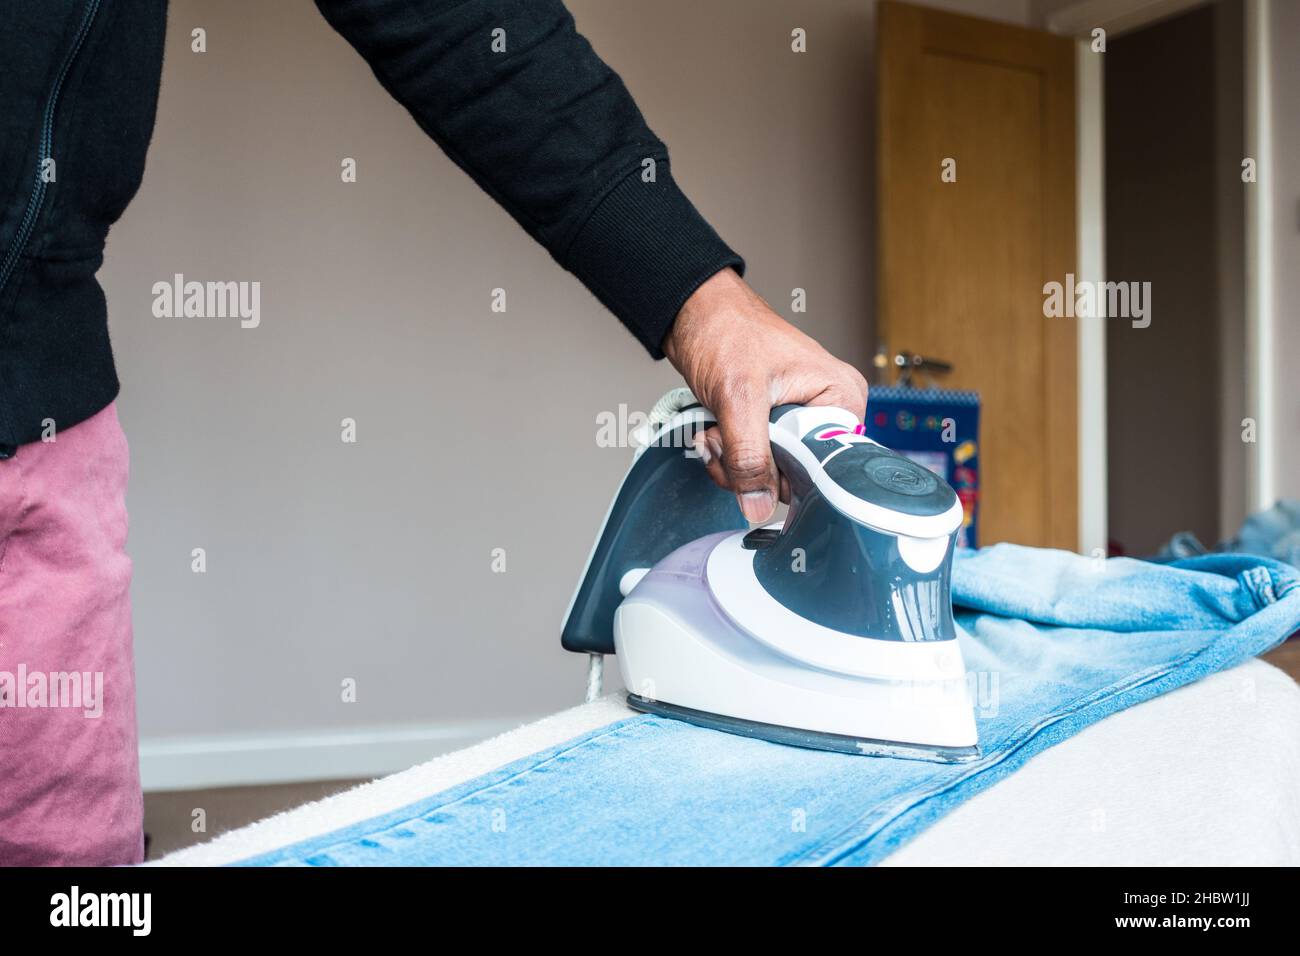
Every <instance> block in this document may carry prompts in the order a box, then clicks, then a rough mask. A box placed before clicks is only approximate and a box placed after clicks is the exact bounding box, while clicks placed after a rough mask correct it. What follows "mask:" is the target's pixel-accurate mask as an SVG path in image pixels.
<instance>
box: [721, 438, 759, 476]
mask: <svg viewBox="0 0 1300 956" xmlns="http://www.w3.org/2000/svg"><path fill="white" fill-rule="evenodd" d="M767 461H768V459H767V452H766V451H762V450H760V449H758V448H755V447H753V446H750V445H741V446H739V447H737V448H732V449H731V450H730V451H729V452H728V454H727V456H726V462H727V473H728V474H729V475H730V476H731V478H732V480H739V481H745V480H750V479H754V478H765V477H767V470H768V468H767Z"/></svg>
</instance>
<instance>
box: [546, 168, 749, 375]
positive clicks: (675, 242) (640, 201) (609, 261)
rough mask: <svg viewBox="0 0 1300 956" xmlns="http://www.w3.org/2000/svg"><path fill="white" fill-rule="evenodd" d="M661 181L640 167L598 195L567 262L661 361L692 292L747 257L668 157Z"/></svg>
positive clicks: (741, 265) (742, 265) (660, 171)
mask: <svg viewBox="0 0 1300 956" xmlns="http://www.w3.org/2000/svg"><path fill="white" fill-rule="evenodd" d="M656 173H657V175H656V181H655V182H652V183H648V182H645V181H643V180H642V178H641V169H640V168H639V167H638V168H637V169H636V170H634V171H633V172H632V173H631V174H630V175H628V177H627V178H626V179H624V180H623V181H622V182H621V183H619V184H618V185H617V186H615V187H614V188H613V189H612V190H610V192H609V193H608V194H607V195H606V196H605V198H604V199H603V200H601V202H600V205H599V206H597V207H596V209H595V211H594V212H593V213H592V214H591V217H590V218H589V219H588V220H587V222H586V223H585V224H584V225H583V227H582V229H581V230H580V231H579V233H578V235H577V236H576V237H575V238H574V240H573V242H572V243H571V244H570V246H569V250H568V253H567V255H566V256H565V258H564V259H563V260H562V264H563V265H564V267H565V268H566V269H568V270H569V271H570V272H572V273H573V274H574V275H576V276H577V277H578V278H579V279H580V280H582V283H583V284H584V285H585V286H586V287H587V288H588V289H590V290H591V291H592V293H593V294H594V295H595V296H596V298H598V299H599V300H600V301H601V302H602V303H603V304H604V305H605V307H606V308H608V309H609V310H610V311H611V312H613V313H614V314H615V315H616V316H618V318H619V319H620V320H621V321H622V322H623V324H624V325H626V326H627V327H628V328H629V329H630V330H631V331H632V334H633V335H635V336H636V337H637V338H638V339H639V340H640V342H641V344H642V345H644V346H645V347H646V349H647V351H649V353H650V354H651V355H652V356H653V357H654V358H656V359H659V358H663V355H664V353H663V350H662V348H661V345H662V343H663V340H664V336H666V335H667V334H668V330H669V329H671V328H672V324H673V321H674V320H675V319H676V318H677V313H678V312H680V311H681V308H682V305H683V304H685V302H686V300H687V299H688V298H690V296H691V293H692V292H694V291H695V290H696V289H698V288H699V287H700V285H701V284H702V283H703V282H704V281H705V280H706V279H708V278H709V277H710V276H713V275H714V274H716V273H717V272H720V271H721V270H722V269H725V268H727V267H728V266H730V267H731V268H733V269H735V270H736V271H737V272H740V273H742V274H743V273H744V271H745V261H744V260H743V259H741V258H740V256H738V255H736V253H735V252H733V251H732V250H731V248H730V247H729V246H728V245H727V244H726V243H725V242H723V241H722V239H721V238H720V237H719V236H718V234H717V233H716V232H714V231H713V227H711V226H710V225H709V224H708V223H707V222H705V221H704V217H703V216H701V215H700V214H699V212H698V211H697V210H696V208H695V207H694V206H693V205H692V204H691V201H690V200H689V199H687V198H686V196H685V195H684V194H683V193H682V191H681V190H680V189H678V188H677V184H676V183H675V182H673V178H672V174H671V173H670V172H669V170H668V163H667V160H662V159H661V160H660V161H659V163H658V169H657V170H656Z"/></svg>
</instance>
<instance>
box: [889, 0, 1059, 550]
mask: <svg viewBox="0 0 1300 956" xmlns="http://www.w3.org/2000/svg"><path fill="white" fill-rule="evenodd" d="M877 9H878V11H879V12H878V21H877V58H876V64H877V70H878V78H877V79H878V82H877V91H878V92H877V96H878V97H879V103H878V110H877V121H878V123H879V127H878V131H877V132H878V139H877V151H878V156H877V167H876V168H877V171H878V173H877V174H878V176H879V181H878V193H877V195H878V210H879V223H878V233H877V243H878V246H877V248H878V257H879V272H878V275H879V311H878V323H877V335H878V338H879V340H880V343H881V344H882V345H883V346H884V347H885V348H887V349H889V350H890V351H891V352H897V351H899V350H901V349H908V350H911V351H913V352H918V353H920V354H922V355H931V356H934V357H936V358H940V359H945V360H947V361H950V362H952V363H953V365H954V370H953V372H952V373H951V374H950V375H948V376H945V377H944V379H943V382H944V384H945V386H947V387H951V388H961V389H975V390H977V391H978V392H979V393H980V396H981V399H982V408H981V422H980V543H981V544H992V543H994V542H997V541H1016V542H1019V543H1021V544H1029V545H1038V546H1047V547H1058V548H1069V549H1074V548H1075V547H1076V546H1077V539H1078V428H1077V404H1078V400H1077V369H1076V366H1075V362H1076V334H1077V329H1076V326H1075V320H1074V319H1071V318H1046V317H1045V316H1044V314H1043V313H1044V308H1043V305H1044V295H1043V286H1044V283H1047V282H1049V281H1056V282H1060V283H1063V284H1064V283H1065V282H1066V274H1067V273H1073V272H1075V271H1076V270H1075V187H1074V183H1075V165H1074V164H1075V151H1074V140H1075V133H1074V111H1075V106H1074V43H1073V41H1071V40H1068V39H1065V38H1062V37H1056V36H1052V35H1050V34H1046V33H1040V32H1038V31H1034V30H1026V29H1021V28H1019V27H1013V26H1007V25H1004V24H1000V23H992V22H988V21H984V20H978V19H975V18H973V17H966V16H958V15H956V14H951V13H943V12H939V11H936V10H929V9H924V8H921V7H914V6H911V5H908V4H902V3H893V2H882V3H881V4H880V5H879V6H878V8H877ZM945 170H947V171H948V172H949V176H948V177H945V175H944V173H945ZM945 178H950V179H953V181H945Z"/></svg>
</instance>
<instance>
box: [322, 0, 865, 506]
mask: <svg viewBox="0 0 1300 956" xmlns="http://www.w3.org/2000/svg"><path fill="white" fill-rule="evenodd" d="M316 5H317V6H318V7H319V8H320V9H321V12H322V13H323V14H324V15H325V18H326V19H327V20H328V21H329V22H330V24H331V25H332V26H333V27H334V28H335V29H336V30H337V31H338V32H339V33H341V34H342V35H343V36H344V37H345V38H346V39H347V40H348V41H349V42H350V43H351V44H352V45H353V46H354V47H356V49H357V50H358V52H360V53H361V55H362V56H363V57H364V58H365V59H366V61H367V62H368V63H369V64H370V66H371V69H373V70H374V72H375V75H376V76H377V77H378V78H379V81H380V82H381V83H382V84H383V85H384V88H385V89H387V90H388V92H389V93H391V94H392V95H393V96H394V97H395V98H396V99H397V100H398V101H399V102H400V103H401V104H402V105H403V106H405V107H406V108H407V110H409V111H410V113H411V115H412V116H413V117H414V118H415V120H416V122H418V123H419V124H420V126H421V128H423V129H424V131H425V132H426V133H428V134H429V135H430V136H431V137H433V139H434V140H436V141H437V143H438V144H439V145H440V146H441V147H442V148H443V149H444V150H445V151H446V153H447V155H448V156H450V157H451V158H452V160H454V161H455V162H456V164H457V165H459V166H460V167H461V168H462V169H464V170H465V171H466V172H467V173H469V175H470V176H471V177H473V179H474V180H475V182H477V183H478V184H479V185H480V186H482V187H483V188H484V189H485V190H487V192H488V193H490V194H491V195H492V197H493V198H494V199H496V200H497V202H499V203H500V204H501V205H502V206H504V207H505V209H506V210H507V211H508V212H509V213H510V214H511V215H512V216H513V217H514V218H515V219H516V220H517V221H518V222H519V224H520V225H521V226H523V227H524V229H526V230H527V231H528V233H529V234H530V235H531V236H533V238H535V239H537V241H538V242H540V243H541V244H542V245H544V246H545V247H546V248H547V250H549V251H550V253H551V255H552V256H554V257H555V259H556V260H557V261H558V262H559V263H560V264H561V265H562V266H564V268H566V269H568V270H569V271H570V272H572V273H573V274H574V275H576V276H577V277H578V278H579V279H580V280H581V281H582V282H583V284H584V285H586V286H587V288H588V289H590V290H591V291H592V292H593V293H594V294H595V295H596V297H597V298H598V299H600V301H601V302H602V303H604V305H605V306H606V307H607V308H608V309H609V310H610V311H611V312H613V313H614V314H615V315H616V316H618V318H619V319H621V320H622V321H623V323H624V324H625V325H626V326H627V327H628V328H629V329H631V331H632V333H633V334H634V335H636V337H637V338H638V339H639V340H640V341H641V343H642V345H644V346H645V347H646V349H647V350H649V352H650V354H651V355H653V356H654V357H655V358H660V357H662V356H663V355H664V354H665V353H667V355H668V358H669V360H670V361H671V362H672V363H673V365H674V366H676V368H677V369H678V370H679V371H680V372H681V373H682V376H683V377H684V378H685V379H686V383H687V384H688V385H690V386H691V388H692V390H693V391H694V392H695V394H696V395H697V396H698V397H699V398H700V400H701V401H703V402H704V403H705V404H706V405H707V406H708V407H709V408H710V409H711V410H712V411H713V412H714V414H716V415H717V416H718V422H719V426H720V428H719V429H713V430H711V431H710V434H709V435H708V436H701V438H700V443H701V451H702V453H703V455H704V457H705V460H706V463H707V465H708V468H709V473H710V474H711V475H713V477H714V478H715V479H716V480H717V481H718V482H719V483H721V484H722V485H723V486H724V487H727V488H730V489H732V490H733V491H735V492H736V494H737V497H738V500H739V502H740V505H741V508H742V509H743V510H744V512H745V514H746V516H747V517H749V519H750V520H751V521H759V522H761V521H766V520H767V519H768V518H770V517H771V514H772V511H773V510H774V509H775V506H776V499H777V491H778V484H777V482H778V478H777V473H776V469H775V467H774V466H773V464H772V457H771V453H770V450H769V446H768V440H767V415H768V410H769V409H770V408H771V407H772V406H773V405H777V404H781V403H785V402H798V403H803V404H822V405H827V404H835V405H840V406H843V407H845V408H848V409H849V410H851V411H853V412H855V413H856V414H857V415H858V416H859V417H861V415H862V414H863V412H864V409H865V404H866V382H865V381H864V380H863V378H862V376H861V375H860V374H858V372H857V371H856V370H855V369H853V368H851V367H850V366H848V365H845V364H844V363H843V362H840V361H838V360H837V359H835V358H833V357H832V356H831V355H830V354H829V353H827V352H826V351H825V350H824V349H823V348H822V347H821V346H820V345H818V344H817V343H816V342H814V341H813V340H812V339H810V338H808V336H806V335H804V334H803V333H802V332H800V331H799V330H798V329H796V328H794V327H793V326H791V325H790V324H789V323H787V322H785V321H784V320H783V319H781V318H780V317H779V316H777V315H776V314H775V313H774V312H773V311H772V310H771V309H770V308H768V307H767V304H766V303H764V302H763V300H762V299H760V298H759V297H758V296H757V295H756V294H755V293H754V292H753V290H752V289H750V288H749V287H748V286H747V285H745V283H744V281H743V280H742V279H741V278H740V273H741V272H742V271H743V270H744V263H743V262H742V261H741V259H740V257H739V256H737V255H736V254H735V253H734V252H733V251H732V250H731V249H730V248H729V247H728V246H727V245H726V243H724V242H723V241H722V240H721V239H720V238H719V237H718V235H717V233H716V232H714V231H713V229H712V228H711V227H710V226H709V224H708V223H707V222H705V221H704V219H703V217H701V216H700V214H699V212H698V211H696V209H695V207H694V206H692V205H691V203H690V201H689V200H688V199H687V198H686V197H685V196H684V195H683V194H682V192H681V190H680V189H678V188H677V185H676V184H675V183H674V182H673V178H672V174H671V172H670V170H669V168H668V151H667V148H666V147H665V146H664V144H663V143H662V142H660V140H659V139H658V138H657V137H656V136H655V135H654V133H652V132H651V131H650V129H649V127H648V126H646V123H645V120H644V119H643V118H642V117H641V112H640V110H638V109H637V106H636V103H635V102H633V100H632V97H631V95H630V94H629V93H628V91H627V89H626V88H625V87H624V86H623V82H622V80H620V79H619V78H618V76H617V74H615V73H614V72H613V71H612V70H610V68H609V67H607V66H606V65H605V64H604V63H603V62H602V61H601V59H600V58H599V57H598V56H596V54H595V52H594V51H593V50H592V49H591V45H590V44H588V43H587V41H586V40H585V39H584V38H583V37H581V36H580V35H579V34H578V33H577V31H576V30H575V28H574V23H573V18H572V16H570V14H569V12H568V10H566V9H565V7H564V5H563V3H561V2H560V0H316ZM647 161H649V162H647ZM651 174H652V175H651Z"/></svg>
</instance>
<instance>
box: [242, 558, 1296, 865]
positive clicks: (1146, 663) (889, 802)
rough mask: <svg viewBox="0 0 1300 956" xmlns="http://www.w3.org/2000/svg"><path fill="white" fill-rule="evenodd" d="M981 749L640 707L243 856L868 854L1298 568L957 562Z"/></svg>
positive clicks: (1165, 683) (1275, 639) (1201, 669)
mask: <svg viewBox="0 0 1300 956" xmlns="http://www.w3.org/2000/svg"><path fill="white" fill-rule="evenodd" d="M953 597H954V603H955V604H956V605H957V607H958V612H959V613H958V623H959V625H960V628H959V630H960V632H961V634H960V637H959V640H961V641H962V652H963V654H964V655H965V660H966V664H967V667H968V669H969V671H970V674H971V688H972V690H973V696H974V699H975V705H976V717H977V722H978V726H979V733H980V747H981V750H982V754H983V755H982V756H981V758H980V759H979V760H977V761H975V762H973V763H968V764H935V763H925V762H921V761H913V760H902V759H897V758H887V757H862V756H852V755H844V754H834V753H826V752H820V751H812V750H800V749H796V748H793V747H785V746H781V745H779V744H771V743H767V742H764V741H758V740H750V739H746V738H743V737H735V736H730V735H727V734H723V733H719V732H716V731H711V730H704V729H701V728H698V727H693V726H691V725H688V724H684V723H680V722H677V721H672V720H666V719H663V718H659V717H652V716H648V715H638V716H632V717H629V718H628V719H626V720H621V721H618V722H616V723H614V724H611V725H609V726H606V727H603V728H600V729H599V730H596V731H593V732H591V733H589V734H586V735H584V736H582V737H578V738H576V739H574V740H570V741H568V742H566V743H564V744H561V745H560V746H557V747H552V748H550V749H548V750H545V751H542V752H540V753H537V754H533V755H532V756H529V757H527V758H524V759H522V760H519V761H516V762H515V763H512V764H509V765H507V766H505V767H502V768H500V769H498V770H494V771H492V772H491V773H488V774H484V775H483V776H482V777H479V778H477V779H475V780H472V781H469V782H467V783H465V784H462V785H460V786H457V787H454V788H453V789H451V790H448V791H446V792H443V793H439V794H434V795H431V796H430V797H428V798H427V799H425V800H422V801H420V802H419V803H416V804H413V805H411V806H409V807H406V808H404V809H402V810H399V811H396V812H394V813H390V814H387V815H385V816H382V817H377V818H375V819H372V820H368V821H366V822H365V823H362V824H358V825H355V826H352V827H349V828H347V829H345V830H341V831H338V832H336V833H332V834H328V835H325V836H321V837H316V838H313V839H310V840H307V841H305V842H303V843H299V844H296V845H292V846H288V847H284V848H281V849H279V850H276V851H274V852H271V853H268V854H265V855H263V856H260V857H257V858H255V859H252V860H249V861H246V862H247V863H249V864H255V865H288V866H294V865H308V866H340V865H350V864H357V865H370V866H381V865H404V866H410V865H419V864H439V865H454V864H469V865H491V864H513V865H528V864H551V865H565V864H641V865H644V864H685V865H708V864H733V865H800V864H803V865H862V864H871V863H876V862H879V861H880V860H881V859H883V858H884V857H885V856H887V855H888V854H889V853H891V852H892V851H893V850H895V849H897V848H898V847H899V846H901V845H902V844H903V843H905V842H907V841H908V840H909V839H911V838H912V837H913V836H915V835H916V834H917V833H919V832H920V831H922V830H923V829H925V828H926V827H927V826H929V825H930V824H931V823H933V822H934V821H935V820H937V819H939V818H940V817H942V816H943V815H944V814H946V813H947V812H948V811H950V810H952V809H953V808H954V807H956V806H957V805H958V804H960V803H962V802H963V801H965V800H968V799H970V798H971V797H972V796H974V795H975V794H976V793H978V792H980V791H981V790H983V789H984V788H986V787H989V786H992V785H993V784H994V783H996V782H997V781H998V780H1000V779H1002V778H1003V777H1005V776H1007V775H1008V774H1010V773H1014V772H1015V771H1016V770H1017V769H1018V768H1020V767H1021V766H1023V765H1024V763H1025V761H1027V760H1028V759H1029V758H1030V757H1031V756H1033V755H1034V754H1035V753H1038V752H1039V751H1041V750H1043V749H1045V748H1047V747H1050V746H1052V745H1053V744H1055V743H1058V742H1060V741H1062V740H1065V739H1066V738H1068V737H1070V736H1071V735H1073V734H1076V733H1078V732H1079V731H1080V730H1081V729H1083V728H1084V727H1086V726H1088V725H1089V724H1091V723H1093V722H1095V721H1097V720H1100V719H1101V718H1103V717H1105V716H1107V715H1108V714H1111V713H1113V712H1115V711H1117V710H1120V709H1121V708H1124V707H1130V706H1132V705H1133V704H1136V703H1139V702H1141V701H1144V700H1147V699H1149V698H1151V697H1155V696H1156V695H1157V694H1162V693H1165V692H1166V691H1169V690H1172V689H1174V688H1176V687H1179V686H1181V685H1183V684H1187V683H1190V682H1191V681H1194V680H1196V679H1198V678H1200V677H1203V676H1205V675H1207V674H1209V673H1212V672H1214V671H1218V670H1222V669H1224V668H1227V667H1232V666H1233V665H1235V664H1239V663H1241V662H1243V661H1245V660H1247V659H1248V658H1250V657H1252V656H1254V655H1256V654H1259V653H1261V652H1263V651H1265V650H1268V649H1269V648H1270V647H1272V646H1273V645H1275V644H1277V643H1279V642H1280V641H1282V640H1284V639H1285V638H1286V637H1287V636H1288V635H1290V634H1291V633H1292V632H1294V631H1295V630H1297V628H1300V573H1298V572H1297V570H1296V569H1295V568H1292V567H1289V566H1287V565H1284V564H1281V563H1279V562H1276V561H1271V560H1268V559H1265V558H1251V557H1247V556H1244V555H1233V554H1215V555H1206V556H1203V557H1198V558H1192V559H1189V560H1185V561H1178V562H1174V563H1172V564H1164V565H1161V564H1151V563H1147V562H1144V561H1135V560H1130V559H1125V558H1116V559H1112V560H1109V561H1103V560H1100V559H1096V560H1094V559H1091V558H1084V557H1080V556H1078V555H1075V554H1070V553H1067V552H1062V551H1044V550H1037V549H1032V548H1023V547H1018V546H1015V545H1006V544H1003V545H997V546H994V547H991V548H986V549H984V550H982V551H978V552H962V553H961V554H960V556H959V557H958V559H957V561H956V564H955V567H954V573H953Z"/></svg>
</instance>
